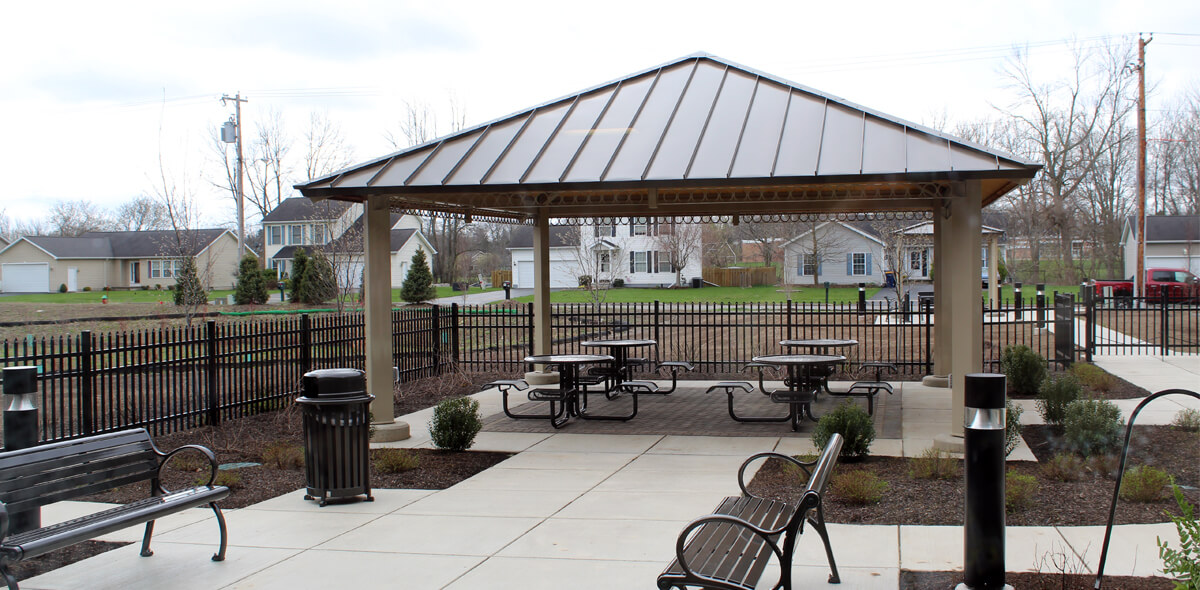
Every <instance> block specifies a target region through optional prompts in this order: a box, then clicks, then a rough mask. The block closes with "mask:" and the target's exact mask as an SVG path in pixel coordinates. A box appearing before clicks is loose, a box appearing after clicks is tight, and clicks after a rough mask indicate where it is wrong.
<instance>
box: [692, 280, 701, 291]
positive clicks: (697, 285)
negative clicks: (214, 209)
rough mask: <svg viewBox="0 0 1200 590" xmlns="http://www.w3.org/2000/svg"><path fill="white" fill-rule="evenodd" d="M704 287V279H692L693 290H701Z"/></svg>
mask: <svg viewBox="0 0 1200 590" xmlns="http://www.w3.org/2000/svg"><path fill="white" fill-rule="evenodd" d="M703 286H704V279H703V278H702V277H692V288H693V289H699V288H700V287H703Z"/></svg>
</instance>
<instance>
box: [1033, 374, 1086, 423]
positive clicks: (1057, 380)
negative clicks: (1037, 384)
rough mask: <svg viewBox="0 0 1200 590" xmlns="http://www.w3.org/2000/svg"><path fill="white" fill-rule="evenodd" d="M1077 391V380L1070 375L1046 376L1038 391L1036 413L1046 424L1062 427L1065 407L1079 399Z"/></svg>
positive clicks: (1065, 411)
mask: <svg viewBox="0 0 1200 590" xmlns="http://www.w3.org/2000/svg"><path fill="white" fill-rule="evenodd" d="M1079 391H1080V385H1079V380H1077V379H1076V378H1075V376H1074V375H1072V374H1070V373H1063V374H1061V375H1049V376H1047V377H1046V380H1045V381H1042V386H1041V389H1040V391H1038V400H1037V407H1038V413H1039V414H1041V415H1042V419H1043V420H1045V421H1046V423H1047V424H1053V425H1055V426H1062V423H1063V420H1065V419H1066V417H1067V405H1069V404H1070V403H1071V402H1073V401H1075V400H1077V399H1079Z"/></svg>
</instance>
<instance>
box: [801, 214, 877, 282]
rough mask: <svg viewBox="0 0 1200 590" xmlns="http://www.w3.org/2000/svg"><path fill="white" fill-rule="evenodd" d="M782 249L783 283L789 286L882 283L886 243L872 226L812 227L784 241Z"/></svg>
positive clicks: (837, 224)
mask: <svg viewBox="0 0 1200 590" xmlns="http://www.w3.org/2000/svg"><path fill="white" fill-rule="evenodd" d="M782 250H783V280H784V281H785V282H786V283H788V284H792V285H801V286H803V285H813V284H820V283H824V282H826V281H828V282H830V283H832V284H835V285H851V284H855V283H870V284H872V285H882V284H883V271H884V264H883V250H884V244H883V241H882V240H880V239H879V233H878V232H876V231H875V230H874V229H873V228H871V227H870V225H869V224H856V223H843V222H841V221H825V222H821V223H816V224H809V227H808V228H807V229H806V230H805V231H803V232H800V234H798V235H797V236H796V237H794V238H792V239H790V240H788V241H786V242H784V243H783V246H782ZM814 281H815V282H814Z"/></svg>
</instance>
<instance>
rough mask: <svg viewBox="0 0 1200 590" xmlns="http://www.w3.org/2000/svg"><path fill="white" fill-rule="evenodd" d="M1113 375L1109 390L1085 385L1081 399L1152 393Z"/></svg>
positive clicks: (1024, 397) (1122, 397)
mask: <svg viewBox="0 0 1200 590" xmlns="http://www.w3.org/2000/svg"><path fill="white" fill-rule="evenodd" d="M1063 372H1064V371H1055V372H1051V373H1048V374H1051V375H1054V374H1061V373H1063ZM1108 375H1109V376H1110V377H1112V387H1111V388H1109V389H1107V390H1103V391H1102V390H1099V389H1094V388H1092V387H1090V386H1088V385H1083V391H1081V392H1079V398H1080V399H1088V398H1092V399H1138V398H1143V397H1146V396H1148V395H1150V392H1149V391H1146V390H1145V389H1142V388H1141V387H1138V386H1137V385H1134V384H1132V383H1130V382H1128V381H1126V380H1124V379H1122V378H1120V377H1118V376H1116V375H1113V374H1112V373H1108ZM1008 396H1009V397H1011V398H1013V399H1037V396H1036V395H1022V394H1018V393H1014V392H1012V391H1009V392H1008Z"/></svg>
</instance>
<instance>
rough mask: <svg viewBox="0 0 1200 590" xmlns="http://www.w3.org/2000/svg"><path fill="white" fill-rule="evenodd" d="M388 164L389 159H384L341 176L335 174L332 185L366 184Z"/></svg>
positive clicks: (330, 182) (330, 183)
mask: <svg viewBox="0 0 1200 590" xmlns="http://www.w3.org/2000/svg"><path fill="white" fill-rule="evenodd" d="M385 165H387V160H384V161H382V162H380V163H378V164H376V165H374V166H368V167H365V168H359V169H358V170H351V171H349V172H346V173H345V174H343V175H341V176H335V177H333V178H332V179H330V181H329V185H330V186H366V184H367V183H368V182H370V180H371V178H372V177H374V176H375V175H376V174H378V173H379V171H380V170H382V169H383V167H384V166H385Z"/></svg>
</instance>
